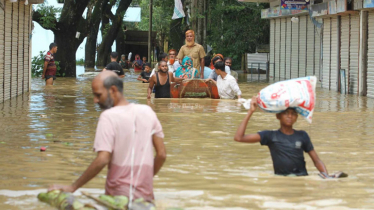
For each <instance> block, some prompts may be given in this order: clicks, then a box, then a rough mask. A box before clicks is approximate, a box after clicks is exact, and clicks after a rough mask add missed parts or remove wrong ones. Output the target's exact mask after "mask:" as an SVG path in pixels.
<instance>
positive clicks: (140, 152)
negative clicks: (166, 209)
mask: <svg viewBox="0 0 374 210" xmlns="http://www.w3.org/2000/svg"><path fill="white" fill-rule="evenodd" d="M92 92H93V94H94V102H95V103H97V104H99V105H100V108H101V109H102V110H104V111H103V112H102V113H101V115H100V118H99V122H98V125H97V128H96V135H95V141H94V151H95V152H96V153H97V156H96V158H95V159H94V160H93V161H92V163H91V164H90V166H89V167H88V168H87V169H86V171H85V172H84V173H83V174H82V175H81V176H80V177H79V178H78V179H77V180H76V181H75V182H74V183H73V184H71V185H66V186H64V185H52V186H50V188H49V190H61V191H64V192H74V191H76V190H77V189H79V188H81V187H82V186H84V185H85V184H86V183H87V182H89V181H90V180H91V179H93V178H94V177H95V176H96V175H97V174H99V173H100V171H101V170H103V168H104V167H105V166H107V165H108V172H107V178H106V184H105V194H106V195H112V196H115V195H124V196H127V197H129V198H130V200H135V199H138V198H143V199H144V200H146V201H148V202H152V201H153V200H154V195H153V177H154V176H155V175H156V174H157V173H158V172H159V171H160V169H161V167H162V165H163V164H164V162H165V160H166V149H165V145H164V133H163V131H162V126H161V123H160V121H159V120H158V119H157V116H156V113H155V112H154V111H153V110H152V108H151V107H149V106H147V105H140V104H133V103H129V102H128V101H127V100H126V98H124V96H123V81H122V80H121V79H120V78H119V77H118V76H117V75H116V74H115V73H114V72H111V71H105V72H102V73H100V74H99V75H98V76H96V77H95V79H94V80H93V81H92ZM153 149H154V150H155V155H154V153H153Z"/></svg>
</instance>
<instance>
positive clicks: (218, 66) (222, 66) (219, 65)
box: [214, 61, 225, 71]
mask: <svg viewBox="0 0 374 210" xmlns="http://www.w3.org/2000/svg"><path fill="white" fill-rule="evenodd" d="M214 68H215V69H219V70H221V71H225V63H224V62H223V61H218V62H217V63H215V64H214Z"/></svg>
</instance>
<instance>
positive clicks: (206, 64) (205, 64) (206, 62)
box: [204, 56, 211, 67]
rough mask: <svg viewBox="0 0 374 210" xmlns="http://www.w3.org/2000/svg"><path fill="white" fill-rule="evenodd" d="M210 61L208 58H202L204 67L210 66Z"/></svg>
mask: <svg viewBox="0 0 374 210" xmlns="http://www.w3.org/2000/svg"><path fill="white" fill-rule="evenodd" d="M210 60H211V58H210V56H205V57H204V66H207V67H209V66H210Z"/></svg>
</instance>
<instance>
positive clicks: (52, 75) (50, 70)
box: [42, 43, 57, 85]
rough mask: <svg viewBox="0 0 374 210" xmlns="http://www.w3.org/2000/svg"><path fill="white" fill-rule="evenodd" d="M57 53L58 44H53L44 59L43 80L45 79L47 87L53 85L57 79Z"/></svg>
mask: <svg viewBox="0 0 374 210" xmlns="http://www.w3.org/2000/svg"><path fill="white" fill-rule="evenodd" d="M56 52H57V44H56V43H51V44H50V45H49V51H48V52H47V55H45V57H44V68H43V74H42V79H45V83H46V85H53V80H55V79H56V72H57V68H56V64H55V58H54V54H55V53H56Z"/></svg>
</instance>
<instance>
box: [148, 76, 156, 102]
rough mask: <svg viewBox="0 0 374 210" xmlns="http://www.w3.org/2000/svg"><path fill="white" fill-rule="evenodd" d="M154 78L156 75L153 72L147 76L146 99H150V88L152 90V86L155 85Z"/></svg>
mask: <svg viewBox="0 0 374 210" xmlns="http://www.w3.org/2000/svg"><path fill="white" fill-rule="evenodd" d="M155 78H156V75H155V74H154V75H153V76H152V77H151V78H149V80H148V81H149V86H148V90H147V92H148V95H147V98H148V99H151V94H152V90H153V86H154V85H155Z"/></svg>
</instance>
